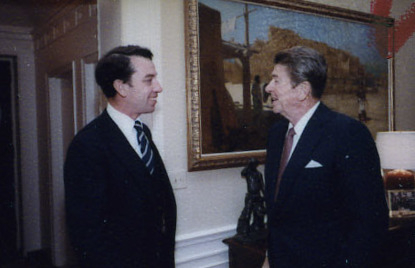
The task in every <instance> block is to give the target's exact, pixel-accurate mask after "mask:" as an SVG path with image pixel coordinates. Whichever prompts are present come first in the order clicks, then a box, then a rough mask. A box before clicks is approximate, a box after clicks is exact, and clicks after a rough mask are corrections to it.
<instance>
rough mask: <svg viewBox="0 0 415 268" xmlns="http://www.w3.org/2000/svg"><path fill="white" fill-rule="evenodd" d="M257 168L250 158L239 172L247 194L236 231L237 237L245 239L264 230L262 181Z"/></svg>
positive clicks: (256, 161)
mask: <svg viewBox="0 0 415 268" xmlns="http://www.w3.org/2000/svg"><path fill="white" fill-rule="evenodd" d="M257 167H258V160H257V159H255V158H252V159H250V161H249V163H248V166H247V167H245V168H244V169H243V170H242V172H241V176H242V177H243V178H245V179H246V182H247V187H248V192H247V193H246V195H245V207H244V209H243V210H242V213H241V215H240V216H239V219H238V226H237V228H236V231H237V234H238V235H239V236H242V237H245V238H248V237H249V238H254V237H255V236H256V235H258V234H260V233H263V231H264V230H265V223H264V218H265V213H266V211H265V202H264V181H263V178H262V174H261V172H259V171H258V170H257Z"/></svg>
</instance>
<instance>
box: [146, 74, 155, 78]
mask: <svg viewBox="0 0 415 268" xmlns="http://www.w3.org/2000/svg"><path fill="white" fill-rule="evenodd" d="M156 75H157V74H146V75H145V76H144V78H152V77H155V76H156Z"/></svg>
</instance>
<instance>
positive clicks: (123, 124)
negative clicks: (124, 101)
mask: <svg viewBox="0 0 415 268" xmlns="http://www.w3.org/2000/svg"><path fill="white" fill-rule="evenodd" d="M107 112H108V115H109V116H110V117H111V119H112V120H114V122H115V124H117V126H118V128H119V129H120V130H121V132H122V133H123V134H124V136H125V137H126V138H127V140H128V142H129V143H130V145H131V147H133V149H134V151H136V153H137V154H138V155H139V156H140V158H142V154H141V151H140V146H139V145H138V140H137V130H136V129H135V128H134V124H135V121H136V120H139V121H141V120H140V119H139V118H137V119H136V120H133V119H131V118H130V117H129V116H128V115H126V114H123V113H121V112H120V111H118V110H117V109H115V108H114V107H112V106H111V104H109V103H108V105H107Z"/></svg>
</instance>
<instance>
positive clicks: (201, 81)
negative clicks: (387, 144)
mask: <svg viewBox="0 0 415 268" xmlns="http://www.w3.org/2000/svg"><path fill="white" fill-rule="evenodd" d="M393 27H394V20H393V19H392V18H387V17H379V16H375V15H372V14H367V13H363V12H357V11H351V10H347V9H342V8H337V7H331V6H326V5H321V4H316V3H311V2H305V1H287V0H273V1H271V0H251V1H242V0H241V1H236V0H185V46H186V47H185V49H186V51H185V53H186V97H187V140H188V142H187V146H188V149H187V150H188V170H189V171H197V170H206V169H218V168H227V167H237V166H243V165H246V164H247V163H248V161H249V159H251V158H256V159H257V160H258V161H259V162H260V163H264V161H265V156H266V152H265V148H266V140H267V133H268V130H269V128H270V127H271V125H272V124H274V123H275V122H277V121H278V120H280V119H281V116H280V115H278V114H274V113H273V112H272V104H271V100H270V97H269V96H268V94H267V92H266V91H265V88H266V85H267V82H268V81H270V79H271V76H270V74H271V71H272V69H273V57H274V55H275V54H276V53H277V52H278V51H279V50H282V49H285V48H289V47H292V46H296V45H304V46H309V47H312V48H314V49H316V50H318V51H320V52H321V53H323V54H324V55H325V57H326V60H327V62H328V66H329V70H328V81H327V87H326V90H325V93H324V94H323V98H322V101H323V102H324V103H325V104H326V105H327V106H329V107H330V108H332V109H333V110H336V111H339V112H342V113H345V114H347V115H349V116H351V117H354V118H356V119H357V120H360V121H362V122H363V123H364V124H366V125H367V126H368V128H369V130H370V131H371V133H372V135H373V136H374V137H375V135H376V132H378V131H387V130H393V129H394V101H393Z"/></svg>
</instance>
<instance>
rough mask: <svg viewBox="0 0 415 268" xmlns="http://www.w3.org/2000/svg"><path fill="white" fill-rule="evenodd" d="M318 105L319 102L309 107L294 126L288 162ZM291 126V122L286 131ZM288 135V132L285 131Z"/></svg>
mask: <svg viewBox="0 0 415 268" xmlns="http://www.w3.org/2000/svg"><path fill="white" fill-rule="evenodd" d="M319 104H320V101H318V102H317V103H316V104H315V105H314V106H313V107H311V109H310V110H308V111H307V112H306V113H305V115H303V117H301V119H300V121H298V123H297V124H296V125H295V127H294V130H295V135H294V137H293V146H292V147H291V152H290V156H289V157H288V160H289V159H290V158H291V155H292V153H293V152H294V149H295V147H296V146H297V143H298V141H299V140H300V138H301V134H303V131H304V129H305V127H306V126H307V123H308V121H310V118H311V117H312V116H313V114H314V112H315V111H316V110H317V107H318V105H319ZM292 127H293V124H291V122H290V123H289V124H288V129H290V128H292ZM287 133H288V130H287Z"/></svg>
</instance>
